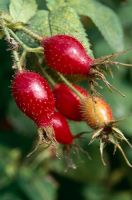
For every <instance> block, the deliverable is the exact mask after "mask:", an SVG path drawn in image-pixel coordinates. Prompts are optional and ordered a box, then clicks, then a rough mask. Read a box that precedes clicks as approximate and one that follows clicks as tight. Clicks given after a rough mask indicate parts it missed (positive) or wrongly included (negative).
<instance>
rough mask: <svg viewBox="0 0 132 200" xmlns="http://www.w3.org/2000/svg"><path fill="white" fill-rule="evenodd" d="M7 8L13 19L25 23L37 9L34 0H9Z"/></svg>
mask: <svg viewBox="0 0 132 200" xmlns="http://www.w3.org/2000/svg"><path fill="white" fill-rule="evenodd" d="M9 10H10V14H11V16H12V18H13V19H14V21H20V22H24V23H27V22H28V20H29V19H30V18H31V17H33V16H34V15H35V13H36V11H37V3H36V1H35V0H11V3H10V6H9Z"/></svg>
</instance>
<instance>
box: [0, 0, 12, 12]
mask: <svg viewBox="0 0 132 200" xmlns="http://www.w3.org/2000/svg"><path fill="white" fill-rule="evenodd" d="M9 2H10V0H0V11H5V12H7V11H8V6H9Z"/></svg>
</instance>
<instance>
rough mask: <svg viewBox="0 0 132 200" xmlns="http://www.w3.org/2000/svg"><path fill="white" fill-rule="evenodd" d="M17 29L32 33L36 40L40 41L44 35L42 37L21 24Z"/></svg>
mask: <svg viewBox="0 0 132 200" xmlns="http://www.w3.org/2000/svg"><path fill="white" fill-rule="evenodd" d="M17 29H19V30H22V31H23V32H25V33H27V34H28V35H30V36H31V37H32V38H34V39H35V40H38V41H42V39H43V37H41V36H40V35H38V34H37V33H34V32H33V31H31V30H29V29H28V28H26V27H25V26H22V25H21V26H19V27H18V28H17Z"/></svg>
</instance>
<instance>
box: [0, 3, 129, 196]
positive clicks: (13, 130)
mask: <svg viewBox="0 0 132 200" xmlns="http://www.w3.org/2000/svg"><path fill="white" fill-rule="evenodd" d="M9 2H10V1H9V0H6V1H3V0H1V2H0V9H1V10H4V11H7V10H8V8H9ZM16 2H18V1H17V0H16V1H15V0H12V1H11V3H12V4H11V5H10V10H12V9H13V10H14V9H15V11H16V8H15V7H14V5H15V3H16ZM20 2H21V3H22V1H20ZM27 2H28V3H29V4H28V6H26V1H25V8H26V12H27V13H28V16H26V15H25V13H21V16H19V15H17V17H20V18H22V19H23V21H24V22H27V19H28V20H29V18H30V17H32V16H33V14H34V13H35V12H37V13H36V15H35V16H34V17H32V18H31V19H30V20H29V22H28V23H29V25H28V26H29V27H30V28H32V29H33V30H36V32H39V33H40V34H44V33H45V35H49V34H50V33H49V32H50V31H51V30H50V31H49V23H47V20H48V15H49V10H50V19H51V21H50V28H52V32H53V33H58V32H61V33H65V32H66V33H67V32H68V30H69V31H70V32H72V34H73V35H76V36H77V35H78V37H80V38H81V36H82V42H83V43H84V44H85V43H86V44H85V45H86V47H87V50H88V49H89V48H90V44H91V45H92V50H93V53H94V55H95V57H100V56H103V55H106V54H109V53H112V52H113V50H121V49H122V48H123V38H122V34H123V33H124V46H125V48H124V49H127V48H130V47H132V12H131V11H132V1H131V0H98V2H95V4H94V6H95V5H98V6H99V7H97V8H96V9H95V7H94V6H93V4H91V9H93V12H92V10H91V13H90V12H88V8H87V6H88V5H87V3H91V1H89V0H88V1H87V0H83V1H79V0H77V1H76V0H74V1H72V0H68V1H63V0H47V1H42V0H37V1H36V2H37V4H38V9H39V10H37V11H36V9H37V7H36V4H34V6H33V9H32V8H31V5H32V3H34V2H35V1H32V0H27ZM67 2H68V3H67ZM79 2H82V8H81V7H79V6H80V4H79ZM76 3H77V4H76ZM98 3H102V4H103V5H105V6H106V7H107V8H108V10H109V9H111V10H113V11H114V12H115V13H116V14H114V15H117V16H118V17H119V20H120V22H121V24H118V22H117V21H118V18H117V19H115V18H114V22H115V24H114V26H115V29H118V30H117V32H116V30H114V29H112V32H109V30H111V28H112V27H113V26H112V23H113V21H111V20H113V12H112V11H111V10H110V13H109V12H108V13H109V14H110V16H111V18H110V19H109V18H108V19H107V20H108V21H109V20H110V21H109V23H108V24H103V23H104V22H103V21H102V20H104V21H105V17H107V16H108V15H107V13H105V12H106V11H104V9H105V8H104V6H102V4H98ZM67 4H68V6H72V8H71V7H70V8H69V7H67ZM74 4H75V5H74ZM85 4H86V7H85ZM100 5H101V6H100ZM59 6H62V8H63V7H64V8H63V9H64V10H65V11H66V12H67V16H69V11H70V13H71V16H74V17H75V18H76V20H79V18H78V16H77V14H76V13H75V11H74V10H73V9H74V8H75V10H76V12H77V13H80V14H81V16H80V19H81V22H82V24H83V26H84V28H85V30H83V26H82V24H81V25H80V24H79V23H80V21H76V23H75V24H74V23H73V21H70V20H71V19H70V18H68V19H67V21H66V18H65V17H66V15H65V13H64V12H62V13H61V9H62V8H59ZM19 9H21V7H20V5H19ZM43 9H46V10H43ZM48 9H49V10H48ZM57 9H60V10H59V11H57ZM89 9H90V8H89ZM100 9H103V10H100ZM40 10H41V11H40ZM64 10H63V11H64ZM29 11H31V12H29ZM81 11H82V13H81ZM12 12H13V11H12ZM17 12H18V10H17ZM101 12H102V13H103V12H104V13H103V14H104V16H103V15H102V16H97V14H101ZM111 12H112V13H111ZM56 13H57V16H58V18H56ZM17 14H18V13H17ZM61 14H62V15H63V17H62V16H61ZM82 15H85V16H88V18H87V17H83V16H82ZM13 16H16V13H14V12H13ZM24 16H25V18H24ZM52 16H54V17H53V20H54V21H53V20H52ZM43 17H44V18H43ZM74 17H73V18H74ZM39 19H40V20H39ZM64 19H65V22H64V21H63V20H64ZM61 20H62V22H60V21H61ZM68 20H69V21H68ZM72 20H73V19H72ZM56 21H57V22H56ZM58 22H60V24H58ZM63 23H65V27H66V28H67V27H68V26H70V27H69V29H68V30H67V31H66V29H65V28H64V27H63ZM96 23H97V24H96ZM116 23H117V24H116ZM32 25H33V26H32ZM41 25H42V26H41ZM53 25H54V26H53ZM59 25H61V27H60V26H59ZM74 25H75V26H74ZM95 25H96V26H97V27H98V29H97V27H96V26H95ZM103 26H105V28H104V27H103ZM110 26H112V27H110ZM79 27H81V28H80V31H78V29H79ZM121 27H122V28H123V29H122V28H121ZM100 29H101V31H100ZM122 30H123V32H122ZM77 31H78V32H77ZM85 31H86V32H85ZM86 33H87V35H88V38H89V39H86V38H85V37H86ZM79 34H80V35H79ZM18 35H19V36H20V37H22V38H23V40H24V41H25V42H27V43H28V44H31V46H32V45H37V44H36V43H35V42H34V41H31V40H30V38H29V39H28V37H27V36H26V35H24V36H23V35H22V34H21V33H18ZM104 38H105V39H106V40H104ZM109 38H110V39H109ZM89 41H90V42H89ZM106 41H107V42H108V43H107V42H106ZM109 44H110V46H111V47H112V48H111V47H110V46H109ZM131 54H132V51H130V52H128V53H127V54H126V55H123V56H121V58H120V60H121V61H123V62H126V63H132V56H131ZM0 63H1V70H0V86H1V87H0V91H1V95H0V200H72V199H76V200H106V199H108V200H118V199H119V200H131V199H132V171H131V169H130V168H128V167H127V166H126V164H125V163H124V160H123V159H122V157H121V156H120V154H119V153H116V154H117V156H114V157H113V156H112V151H113V149H112V146H111V145H110V146H108V148H106V155H105V157H106V160H107V163H108V165H107V167H104V166H103V165H102V163H101V161H100V156H99V149H98V147H99V146H98V142H97V143H96V142H95V143H94V144H93V145H91V146H88V142H87V141H88V139H89V137H90V134H87V137H86V139H85V140H82V144H81V145H82V146H83V148H84V149H86V151H88V152H89V153H90V155H91V156H92V161H90V160H88V158H87V156H85V155H83V154H82V153H80V154H79V155H78V156H76V155H74V153H73V155H72V156H73V160H74V162H75V164H76V166H77V169H76V170H73V169H69V170H68V171H66V170H65V169H66V164H65V163H64V159H63V156H62V155H60V159H59V158H57V157H56V156H54V155H53V152H52V151H51V149H47V150H45V151H43V148H40V150H39V152H37V153H35V154H34V155H33V156H32V157H31V158H27V157H26V155H27V154H28V153H29V151H30V150H31V149H32V145H33V143H34V141H35V140H36V127H35V125H34V123H33V122H32V121H31V120H30V119H28V118H27V117H26V116H24V115H23V114H22V113H21V112H20V111H19V109H18V108H17V107H16V105H15V103H14V102H13V100H12V97H11V92H10V81H11V79H12V75H13V70H12V68H11V66H12V59H11V55H10V52H9V51H8V47H7V44H6V41H5V40H4V39H3V40H0ZM114 68H115V67H114V66H113V73H114V78H113V79H110V78H109V76H108V79H110V81H111V82H112V84H113V85H115V86H116V87H117V88H119V89H120V90H121V91H122V92H123V93H124V94H125V95H126V97H125V98H123V97H120V96H118V94H116V93H114V92H112V93H111V92H110V91H108V90H107V89H106V88H103V90H101V93H102V94H103V95H104V97H105V99H106V100H107V101H108V103H109V104H110V105H111V107H112V108H113V114H114V116H115V117H116V118H117V119H118V118H119V119H120V118H122V117H123V118H124V120H123V121H121V122H120V123H119V127H120V128H121V130H122V131H123V132H124V134H125V135H126V137H128V138H129V139H130V141H131V140H132V70H131V69H128V68H121V67H120V68H119V70H118V69H116V68H115V69H114ZM70 125H71V129H72V131H73V133H75V134H77V133H78V132H82V131H86V130H90V129H89V128H88V127H87V125H86V124H85V123H83V122H82V123H74V122H70ZM124 149H125V151H126V153H127V155H128V157H129V159H130V161H131V162H132V151H131V149H129V148H128V147H127V146H125V145H124Z"/></svg>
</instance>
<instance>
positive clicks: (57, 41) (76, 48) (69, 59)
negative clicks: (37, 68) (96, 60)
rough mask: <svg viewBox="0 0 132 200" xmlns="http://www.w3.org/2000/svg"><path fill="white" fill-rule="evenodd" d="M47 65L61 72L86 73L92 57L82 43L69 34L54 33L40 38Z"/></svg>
mask: <svg viewBox="0 0 132 200" xmlns="http://www.w3.org/2000/svg"><path fill="white" fill-rule="evenodd" d="M42 46H43V47H44V59H45V61H46V63H47V65H48V66H49V67H51V68H53V69H55V70H57V71H59V72H61V73H63V74H82V75H88V74H89V71H90V68H91V65H92V62H93V59H92V58H91V57H90V56H88V55H87V53H86V50H85V48H84V47H83V45H82V44H81V43H80V42H79V41H78V40H77V39H75V38H74V37H71V36H69V35H55V36H52V37H49V38H46V39H43V40H42Z"/></svg>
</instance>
